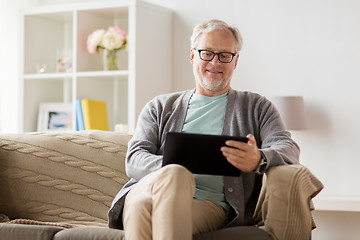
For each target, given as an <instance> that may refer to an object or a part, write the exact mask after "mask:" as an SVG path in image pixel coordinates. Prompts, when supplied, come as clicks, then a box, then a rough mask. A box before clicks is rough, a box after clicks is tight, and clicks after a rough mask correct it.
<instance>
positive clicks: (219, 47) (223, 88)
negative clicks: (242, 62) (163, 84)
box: [190, 30, 239, 96]
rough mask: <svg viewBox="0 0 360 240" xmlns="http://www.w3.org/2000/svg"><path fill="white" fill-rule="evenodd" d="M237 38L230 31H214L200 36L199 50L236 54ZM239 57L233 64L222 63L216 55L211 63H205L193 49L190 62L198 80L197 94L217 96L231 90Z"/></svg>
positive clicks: (235, 58)
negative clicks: (232, 78)
mask: <svg viewBox="0 0 360 240" xmlns="http://www.w3.org/2000/svg"><path fill="white" fill-rule="evenodd" d="M235 44H236V43H235V38H234V36H233V35H232V33H231V32H230V31H229V30H214V31H212V32H209V33H203V34H202V35H200V36H199V39H198V45H197V47H196V48H197V49H200V50H210V51H213V52H215V53H219V52H231V53H235ZM238 58H239V55H236V56H235V57H234V59H233V60H232V62H230V63H222V62H220V61H219V58H218V55H216V56H215V57H214V58H213V60H211V61H203V60H201V59H200V57H199V53H198V52H197V51H196V50H194V49H191V56H190V60H191V63H192V64H193V71H194V76H195V80H196V91H195V92H196V93H198V94H202V95H205V96H217V95H220V94H223V93H225V92H227V91H229V89H230V80H231V77H232V74H233V72H234V70H235V68H236V65H237V61H238Z"/></svg>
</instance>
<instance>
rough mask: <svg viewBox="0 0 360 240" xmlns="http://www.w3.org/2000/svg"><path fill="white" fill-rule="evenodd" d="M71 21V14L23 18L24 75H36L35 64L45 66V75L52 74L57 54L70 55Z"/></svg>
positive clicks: (54, 70)
mask: <svg viewBox="0 0 360 240" xmlns="http://www.w3.org/2000/svg"><path fill="white" fill-rule="evenodd" d="M72 21H73V14H72V12H64V13H54V14H42V15H26V16H24V50H25V51H24V73H25V74H33V73H37V72H38V69H37V68H38V67H37V64H44V65H45V66H46V70H45V73H54V72H56V66H57V57H58V56H57V54H58V52H59V51H64V50H66V51H67V52H70V54H71V55H72V53H71V52H72V49H73V46H72V36H73V35H72V31H73V22H72ZM49 36H51V38H49ZM50 39H51V40H50ZM71 57H72V56H71Z"/></svg>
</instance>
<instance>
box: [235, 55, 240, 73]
mask: <svg viewBox="0 0 360 240" xmlns="http://www.w3.org/2000/svg"><path fill="white" fill-rule="evenodd" d="M234 60H235V66H234V69H235V68H236V66H237V63H238V60H239V54H238V55H236V57H235V59H234Z"/></svg>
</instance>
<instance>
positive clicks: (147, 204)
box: [109, 20, 299, 240]
mask: <svg viewBox="0 0 360 240" xmlns="http://www.w3.org/2000/svg"><path fill="white" fill-rule="evenodd" d="M242 42H243V41H242V37H241V35H240V33H239V31H238V30H237V29H236V28H234V27H230V26H229V25H228V24H226V23H225V22H223V21H220V20H210V21H207V22H204V23H202V24H199V25H197V26H196V27H195V28H194V30H193V34H192V36H191V52H190V62H191V64H192V66H193V72H194V77H195V84H196V87H195V89H192V90H188V91H182V92H176V93H171V94H165V95H161V96H158V97H155V98H154V99H153V100H151V101H150V102H149V103H148V104H147V105H146V106H145V107H144V109H143V110H142V112H141V114H140V116H139V119H138V123H137V126H136V130H135V133H134V135H133V137H132V139H131V140H130V142H129V145H128V153H127V157H126V171H127V174H128V176H129V177H130V178H131V180H130V181H129V182H128V183H127V184H125V186H124V187H123V188H122V189H121V191H120V192H119V193H118V195H117V196H116V198H115V199H114V201H113V205H112V208H111V210H110V211H109V226H110V227H113V228H120V229H121V228H123V227H124V230H125V238H126V239H136V240H139V239H146V240H148V239H157V240H158V239H166V240H169V239H180V240H186V239H192V236H193V235H194V234H199V233H204V232H210V231H213V230H217V229H220V228H223V227H225V226H245V225H249V224H251V221H252V217H253V214H254V210H255V206H256V203H257V199H258V196H259V191H260V188H261V179H262V174H263V173H265V172H266V171H267V170H268V169H270V168H272V167H274V166H278V165H287V164H296V163H298V157H299V147H298V145H297V144H296V143H295V142H294V141H293V140H292V139H291V138H290V134H289V132H287V131H286V130H285V128H284V125H283V123H282V120H281V118H280V116H279V113H278V112H277V111H276V109H275V108H274V106H273V105H272V103H271V102H270V101H268V100H267V99H266V98H265V97H263V96H260V95H258V94H255V93H251V92H243V91H236V90H234V89H232V88H231V87H230V83H231V80H232V76H233V73H234V70H235V69H236V67H237V63H238V60H239V52H240V50H241V47H242ZM170 131H172V132H188V133H202V134H216V135H233V136H247V137H248V139H249V140H248V142H247V143H244V142H237V141H227V142H226V145H227V146H224V147H222V148H221V151H222V153H223V155H224V156H225V157H226V159H227V160H228V161H229V162H230V163H231V164H232V165H233V166H235V167H236V168H238V169H240V170H241V172H242V173H241V175H240V176H239V177H231V176H215V175H200V174H192V173H191V172H189V171H188V170H187V169H185V168H184V167H182V166H179V165H167V166H165V167H162V153H163V150H164V139H165V134H166V133H167V132H170ZM209 164H211V162H209Z"/></svg>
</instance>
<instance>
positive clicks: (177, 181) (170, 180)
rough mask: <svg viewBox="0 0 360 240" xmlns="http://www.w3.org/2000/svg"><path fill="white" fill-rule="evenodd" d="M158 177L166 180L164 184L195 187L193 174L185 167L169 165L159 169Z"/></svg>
mask: <svg viewBox="0 0 360 240" xmlns="http://www.w3.org/2000/svg"><path fill="white" fill-rule="evenodd" d="M160 171H161V172H160V177H161V178H164V179H166V183H167V184H170V185H177V186H178V187H182V186H188V185H187V183H188V184H189V185H190V186H191V187H195V180H194V176H193V174H192V173H191V172H190V171H189V170H187V169H186V168H185V167H183V166H180V165H177V164H169V165H167V166H165V167H163V168H161V169H160Z"/></svg>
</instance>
